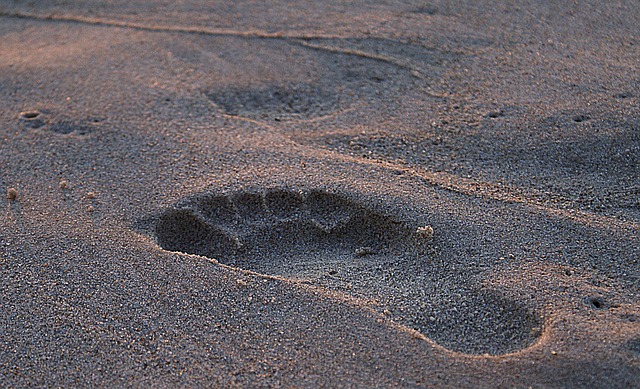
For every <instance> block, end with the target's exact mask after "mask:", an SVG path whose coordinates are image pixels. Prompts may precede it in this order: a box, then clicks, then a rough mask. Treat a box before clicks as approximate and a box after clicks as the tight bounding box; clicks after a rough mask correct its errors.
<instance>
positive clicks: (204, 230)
mask: <svg viewBox="0 0 640 389" xmlns="http://www.w3.org/2000/svg"><path fill="white" fill-rule="evenodd" d="M155 235H156V238H157V242H158V244H159V245H160V246H161V247H162V248H164V249H165V250H169V251H175V252H183V253H189V254H197V255H202V256H205V257H208V258H212V259H215V260H217V261H219V262H220V263H224V264H226V265H229V266H233V267H238V268H242V269H247V270H251V271H255V272H258V273H262V274H269V275H277V276H282V277H288V278H294V279H306V280H310V281H311V282H314V283H317V284H319V285H321V286H323V287H326V288H330V289H333V290H339V291H342V292H345V293H349V294H352V295H354V296H357V297H364V298H368V299H372V300H375V301H378V302H379V305H378V309H379V310H380V311H381V312H383V313H384V314H387V315H390V316H391V317H392V318H393V320H395V321H397V322H399V323H401V324H403V325H406V326H408V327H411V328H413V329H415V330H417V331H419V332H421V333H423V334H424V335H425V336H427V337H429V338H430V339H432V340H434V341H435V342H437V343H439V344H441V345H442V346H443V347H446V348H448V349H450V350H454V351H459V352H465V353H470V354H493V355H498V354H505V353H509V352H514V351H517V350H520V349H523V348H525V347H528V346H529V345H531V344H532V343H533V342H534V341H535V340H536V339H537V337H538V336H539V335H540V322H539V319H538V318H537V317H536V316H535V315H534V314H533V313H532V312H531V311H530V310H529V309H527V308H526V307H525V306H524V305H523V304H522V303H520V302H517V301H512V300H508V299H506V298H503V297H501V296H496V295H493V294H491V293H488V292H485V291H479V290H478V289H477V288H474V286H473V285H472V284H471V283H470V282H467V283H463V284H460V278H459V277H457V275H456V274H453V273H451V271H449V270H446V269H444V268H442V267H438V266H436V265H434V264H433V262H432V261H431V259H432V257H433V256H434V253H433V248H432V246H431V244H430V242H429V237H428V236H425V234H424V233H419V232H417V231H416V229H415V228H411V227H409V226H408V225H407V224H406V223H405V222H402V221H398V220H395V219H393V218H392V217H390V216H387V215H384V214H382V213H379V212H376V211H375V210H372V209H368V208H367V207H364V206H362V205H360V204H358V203H357V202H355V201H352V200H351V199H349V198H347V197H344V196H341V195H338V194H334V193H328V192H325V191H319V190H312V191H292V190H284V189H268V190H265V191H260V192H250V191H240V192H234V193H228V194H205V195H201V196H199V197H196V198H192V199H187V200H185V201H183V202H182V203H181V205H180V206H178V207H176V208H173V209H169V210H167V211H165V212H164V213H163V214H162V215H161V216H160V217H159V218H158V219H157V222H156V223H155Z"/></svg>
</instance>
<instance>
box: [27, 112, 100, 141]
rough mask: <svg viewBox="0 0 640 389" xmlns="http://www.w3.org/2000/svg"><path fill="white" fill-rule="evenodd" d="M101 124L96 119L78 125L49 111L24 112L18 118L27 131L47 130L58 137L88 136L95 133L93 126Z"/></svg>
mask: <svg viewBox="0 0 640 389" xmlns="http://www.w3.org/2000/svg"><path fill="white" fill-rule="evenodd" d="M99 122H100V119H98V118H94V119H91V120H90V121H89V122H88V124H78V123H75V122H72V121H70V120H67V119H65V118H63V117H60V115H54V114H52V112H51V111H50V110H48V109H43V110H30V111H24V112H20V115H19V116H18V123H19V124H20V125H21V126H22V127H23V128H25V129H34V130H35V129H39V130H46V131H50V132H52V133H54V134H58V135H68V134H76V135H87V134H88V133H90V132H92V131H93V128H92V126H91V125H92V124H95V123H99Z"/></svg>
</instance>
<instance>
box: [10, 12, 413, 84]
mask: <svg viewBox="0 0 640 389" xmlns="http://www.w3.org/2000/svg"><path fill="white" fill-rule="evenodd" d="M0 17H9V18H19V19H31V20H41V21H55V22H64V23H77V24H85V25H90V26H102V27H118V28H128V29H132V30H138V31H148V32H164V33H183V34H195V35H210V36H219V37H224V36H229V37H238V38H252V39H280V40H286V41H289V42H290V43H295V44H298V45H301V46H303V47H306V48H309V49H314V50H320V51H325V52H330V53H338V54H345V55H351V56H356V57H361V58H367V59H371V60H375V61H381V62H385V63H388V64H391V65H394V66H397V67H399V68H402V69H407V70H410V71H411V75H412V76H414V77H416V78H419V79H426V77H425V76H424V75H423V72H421V71H420V69H418V68H417V67H414V66H411V64H409V63H408V62H406V61H402V60H399V59H397V58H393V57H389V56H385V55H380V54H373V53H368V52H366V51H362V50H357V49H343V48H340V47H334V46H327V45H319V44H313V43H310V42H306V41H309V40H314V39H347V38H352V37H350V36H343V35H335V34H321V33H313V34H310V33H297V32H291V31H278V32H266V31H263V30H246V31H242V30H234V29H229V28H208V27H189V26H168V25H153V24H144V23H134V22H126V21H121V20H116V19H103V18H92V17H86V16H79V15H56V14H50V15H41V14H37V13H28V12H6V11H1V10H0ZM380 39H385V38H380ZM394 42H395V41H394Z"/></svg>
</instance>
